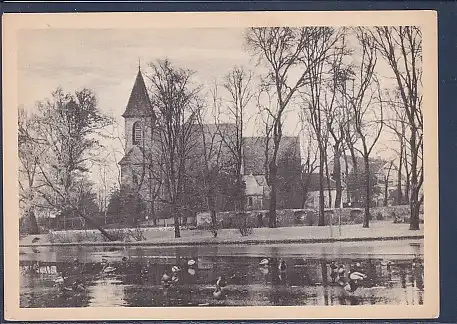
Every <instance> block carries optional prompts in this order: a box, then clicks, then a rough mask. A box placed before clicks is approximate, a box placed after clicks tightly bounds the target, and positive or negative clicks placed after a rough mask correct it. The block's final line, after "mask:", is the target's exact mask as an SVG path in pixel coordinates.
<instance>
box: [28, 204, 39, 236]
mask: <svg viewBox="0 0 457 324" xmlns="http://www.w3.org/2000/svg"><path fill="white" fill-rule="evenodd" d="M27 223H28V225H27V227H28V228H27V232H28V233H29V234H40V230H39V228H38V222H37V220H36V217H35V213H34V212H33V210H32V209H30V210H29V211H28V213H27Z"/></svg>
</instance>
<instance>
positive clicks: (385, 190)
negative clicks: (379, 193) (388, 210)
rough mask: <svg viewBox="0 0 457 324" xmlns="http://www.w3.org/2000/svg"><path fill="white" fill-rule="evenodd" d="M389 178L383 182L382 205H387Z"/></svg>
mask: <svg viewBox="0 0 457 324" xmlns="http://www.w3.org/2000/svg"><path fill="white" fill-rule="evenodd" d="M388 181H389V180H388V179H386V181H385V183H384V204H383V205H384V207H387V205H388V198H389V197H388V195H389V182H388Z"/></svg>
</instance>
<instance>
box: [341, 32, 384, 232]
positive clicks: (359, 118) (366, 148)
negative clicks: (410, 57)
mask: <svg viewBox="0 0 457 324" xmlns="http://www.w3.org/2000/svg"><path fill="white" fill-rule="evenodd" d="M356 36H357V40H358V44H359V45H360V51H361V53H360V62H359V64H357V67H356V70H355V71H354V72H355V73H354V79H352V80H351V81H352V83H353V84H352V85H353V87H352V88H353V91H352V93H346V95H348V96H349V106H350V109H351V110H352V113H353V118H354V119H353V127H354V130H355V132H356V133H357V137H358V139H359V141H360V142H361V146H362V148H361V149H360V148H359V147H357V146H356V147H355V148H356V150H357V151H358V152H359V153H360V154H361V155H362V157H363V161H364V168H363V171H364V180H365V181H364V188H365V194H364V198H365V199H364V200H365V201H364V205H365V216H364V221H363V227H369V220H370V217H371V216H370V203H371V190H370V188H371V185H372V184H370V181H372V179H371V174H370V156H371V154H372V152H373V148H374V147H375V145H376V143H377V142H378V139H379V137H380V135H381V132H382V128H383V124H384V123H383V101H382V99H381V88H380V84H379V82H378V80H377V78H376V75H375V67H376V62H377V55H376V48H375V46H374V43H373V40H372V38H371V37H370V36H369V34H368V32H367V29H365V28H363V27H358V28H357V29H356ZM378 111H379V113H378ZM370 139H371V141H370Z"/></svg>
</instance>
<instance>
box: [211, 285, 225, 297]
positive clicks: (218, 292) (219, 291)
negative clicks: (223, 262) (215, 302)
mask: <svg viewBox="0 0 457 324" xmlns="http://www.w3.org/2000/svg"><path fill="white" fill-rule="evenodd" d="M213 296H214V298H216V299H222V298H223V293H222V289H221V287H219V286H217V285H216V289H215V290H214V291H213Z"/></svg>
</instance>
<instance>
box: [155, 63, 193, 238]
mask: <svg viewBox="0 0 457 324" xmlns="http://www.w3.org/2000/svg"><path fill="white" fill-rule="evenodd" d="M150 67H151V71H150V73H147V74H146V76H147V77H148V79H149V80H150V82H151V91H150V92H151V101H152V103H153V105H154V106H155V107H157V109H158V121H157V134H158V141H159V143H158V146H159V147H158V152H157V153H156V154H155V155H158V156H160V159H159V160H160V162H161V165H160V167H161V176H162V177H163V186H164V188H165V191H166V196H167V199H166V200H167V202H168V203H169V205H170V207H171V212H172V215H173V218H174V228H175V237H177V238H178V237H180V236H181V234H180V218H181V216H182V212H183V207H184V206H182V199H183V194H184V185H185V178H186V161H187V160H188V157H189V154H191V151H192V147H191V146H192V140H193V139H194V138H195V137H194V136H193V132H194V131H195V125H194V122H195V117H196V110H197V109H198V107H199V106H198V104H197V99H198V93H199V91H200V88H199V87H197V86H194V85H192V80H191V79H192V76H193V74H194V72H193V71H190V70H186V69H181V68H177V67H175V66H173V65H172V63H171V62H170V61H169V60H159V61H157V62H156V63H151V64H150ZM155 160H157V159H155Z"/></svg>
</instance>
